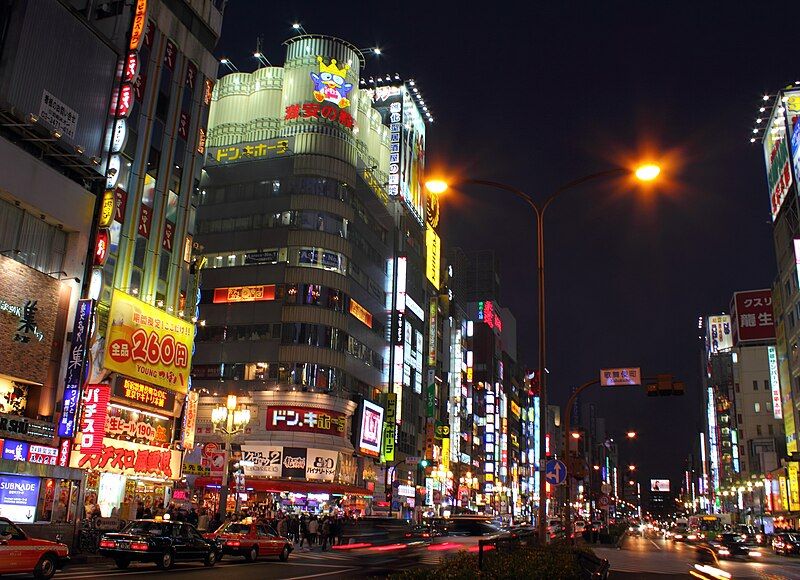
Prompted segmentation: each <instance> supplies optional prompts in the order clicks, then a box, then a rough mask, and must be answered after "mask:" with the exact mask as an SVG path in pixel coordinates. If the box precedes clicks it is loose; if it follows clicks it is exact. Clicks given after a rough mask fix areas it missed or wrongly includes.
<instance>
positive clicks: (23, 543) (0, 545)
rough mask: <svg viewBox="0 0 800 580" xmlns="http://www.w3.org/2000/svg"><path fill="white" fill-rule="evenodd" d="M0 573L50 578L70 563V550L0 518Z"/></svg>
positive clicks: (43, 579)
mask: <svg viewBox="0 0 800 580" xmlns="http://www.w3.org/2000/svg"><path fill="white" fill-rule="evenodd" d="M0 554H2V555H4V556H8V557H2V558H0V574H18V573H22V574H33V575H34V577H35V578H37V579H38V580H47V579H48V578H52V577H53V574H55V573H56V570H59V569H61V568H62V567H64V566H65V565H66V564H67V563H68V562H69V548H68V547H67V545H66V544H62V543H60V542H51V541H50V540H42V539H39V538H33V537H31V536H29V535H28V534H27V533H25V532H24V531H23V530H22V529H21V528H20V527H19V526H17V525H16V524H14V523H13V522H12V521H11V520H9V519H7V518H0Z"/></svg>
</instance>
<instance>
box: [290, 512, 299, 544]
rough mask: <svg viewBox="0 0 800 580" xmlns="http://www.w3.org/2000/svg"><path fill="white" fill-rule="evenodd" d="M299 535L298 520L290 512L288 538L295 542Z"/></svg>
mask: <svg viewBox="0 0 800 580" xmlns="http://www.w3.org/2000/svg"><path fill="white" fill-rule="evenodd" d="M299 536H300V522H299V521H298V520H297V516H296V515H295V514H292V518H291V519H290V520H289V538H290V539H291V540H292V543H294V544H296V543H297V540H298V539H299Z"/></svg>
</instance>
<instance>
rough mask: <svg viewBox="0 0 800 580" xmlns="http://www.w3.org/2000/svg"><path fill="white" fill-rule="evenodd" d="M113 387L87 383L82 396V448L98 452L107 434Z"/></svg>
mask: <svg viewBox="0 0 800 580" xmlns="http://www.w3.org/2000/svg"><path fill="white" fill-rule="evenodd" d="M110 397H111V389H110V388H109V386H108V385H106V384H100V385H86V387H84V389H83V395H82V396H81V403H82V409H83V411H82V413H81V449H84V450H85V451H86V452H87V453H98V452H100V450H101V449H102V448H103V437H105V435H106V415H107V413H108V400H109V398H110Z"/></svg>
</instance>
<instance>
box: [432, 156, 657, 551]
mask: <svg viewBox="0 0 800 580" xmlns="http://www.w3.org/2000/svg"><path fill="white" fill-rule="evenodd" d="M660 173H661V168H660V167H659V166H658V165H655V164H653V163H648V164H645V165H641V166H639V167H638V168H636V169H633V170H632V169H630V168H627V167H613V168H611V169H607V170H605V171H599V172H597V173H592V174H590V175H585V176H583V177H579V178H578V179H574V180H572V181H569V182H567V183H565V184H564V185H562V186H561V187H559V188H557V189H556V190H555V191H554V192H553V193H551V194H550V195H549V196H548V197H547V198H546V199H545V200H544V201H543V202H537V201H535V200H534V199H533V197H532V196H530V195H528V194H527V193H525V192H524V191H522V190H520V189H517V188H516V187H513V186H510V185H507V184H505V183H500V182H497V181H488V180H485V179H463V180H460V182H461V183H463V184H473V185H484V186H487V187H492V188H494V189H500V190H503V191H506V192H509V193H512V194H514V195H515V196H517V197H519V198H520V199H522V200H523V201H524V202H525V203H527V204H528V206H529V207H530V208H531V209H532V210H533V212H534V214H535V216H536V248H537V255H536V272H537V292H538V338H539V340H538V343H539V365H538V367H539V368H538V372H537V376H538V377H539V409H540V416H541V417H547V412H546V410H547V372H546V371H545V368H546V366H547V364H546V363H547V361H546V354H547V346H546V337H547V331H546V321H545V314H546V312H545V306H544V305H545V290H544V289H545V276H544V256H545V249H544V215H545V213H546V212H547V208H548V207H550V204H551V203H552V202H553V201H554V200H555V199H556V198H557V197H558V196H560V195H561V194H562V193H564V192H565V191H568V190H571V189H573V188H575V187H577V186H579V185H583V184H585V183H587V182H589V181H595V180H599V179H606V178H611V177H619V176H624V175H633V176H634V177H635V178H636V179H638V180H639V181H653V180H654V179H656V178H657V177H658V175H659V174H660ZM448 186H449V184H448V183H447V181H445V180H443V179H430V180H428V181H426V182H425V188H426V189H427V190H428V191H429V192H430V193H431V194H432V195H441V194H443V193H444V192H446V191H447V189H448ZM546 423H547V422H546V421H542V424H541V425H540V438H539V441H540V443H539V445H540V447H539V456H540V457H541V458H542V460H543V459H544V457H546V455H547V453H546V449H545V446H546V441H547V438H546V437H545V434H546V427H545V424H546ZM567 451H569V450H567ZM539 485H540V487H539V498H540V501H539V509H538V517H537V519H538V522H537V524H538V528H539V536H540V537H542V538H544V537H547V529H546V528H547V525H546V524H547V501H546V499H545V498H546V497H547V478H545V477H540V478H539ZM567 494H569V486H567ZM567 505H569V497H567ZM567 512H568V513H569V510H567ZM569 531H570V530H569V517H567V534H568V535H569Z"/></svg>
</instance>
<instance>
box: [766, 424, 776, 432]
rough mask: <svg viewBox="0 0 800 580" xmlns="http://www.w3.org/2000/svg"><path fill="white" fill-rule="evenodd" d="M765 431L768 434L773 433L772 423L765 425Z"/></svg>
mask: <svg viewBox="0 0 800 580" xmlns="http://www.w3.org/2000/svg"><path fill="white" fill-rule="evenodd" d="M767 433H769V434H770V435H775V427H773V425H772V423H770V424H769V425H767Z"/></svg>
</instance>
